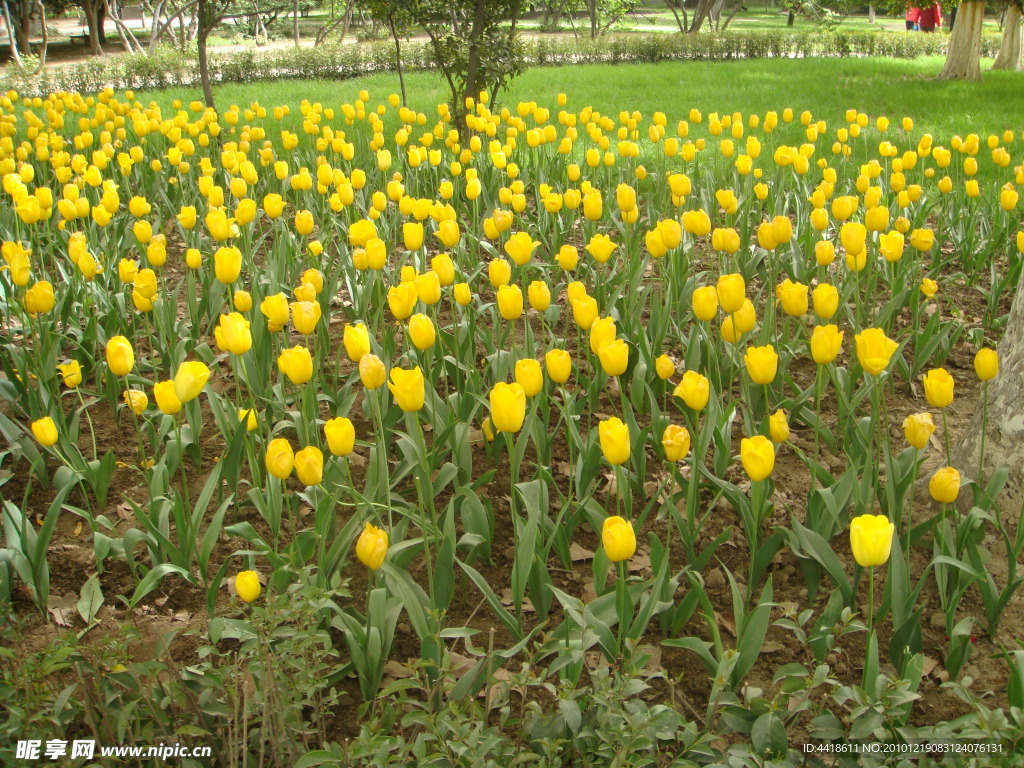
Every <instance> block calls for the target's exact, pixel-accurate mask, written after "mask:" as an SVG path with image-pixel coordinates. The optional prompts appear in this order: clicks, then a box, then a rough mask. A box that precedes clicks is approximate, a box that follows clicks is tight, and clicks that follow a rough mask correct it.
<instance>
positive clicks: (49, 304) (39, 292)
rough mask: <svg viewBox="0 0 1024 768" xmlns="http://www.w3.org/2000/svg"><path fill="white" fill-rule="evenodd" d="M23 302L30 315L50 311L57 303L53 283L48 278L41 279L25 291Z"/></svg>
mask: <svg viewBox="0 0 1024 768" xmlns="http://www.w3.org/2000/svg"><path fill="white" fill-rule="evenodd" d="M22 303H23V305H24V307H25V311H26V312H28V313H29V314H30V315H39V314H45V313H47V312H49V311H50V310H51V309H53V305H54V303H55V298H54V295H53V285H52V284H51V283H49V282H48V281H46V280H40V281H39V282H37V283H35V284H34V285H33V286H32V287H31V288H29V289H28V290H27V291H25V298H24V299H23V300H22Z"/></svg>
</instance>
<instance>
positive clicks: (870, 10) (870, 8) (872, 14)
mask: <svg viewBox="0 0 1024 768" xmlns="http://www.w3.org/2000/svg"><path fill="white" fill-rule="evenodd" d="M874 23H875V6H873V5H869V6H868V24H874Z"/></svg>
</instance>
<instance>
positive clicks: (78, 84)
mask: <svg viewBox="0 0 1024 768" xmlns="http://www.w3.org/2000/svg"><path fill="white" fill-rule="evenodd" d="M948 43H949V38H948V36H946V35H908V34H905V33H902V32H844V31H837V32H826V31H821V32H790V31H779V30H773V31H769V32H726V33H724V34H719V35H711V34H696V35H679V34H650V33H648V34H639V33H631V34H630V33H627V34H614V35H606V36H604V37H600V38H597V39H596V40H591V39H589V38H580V39H578V40H577V39H574V38H570V37H546V36H539V37H529V38H523V52H524V55H525V57H526V63H527V66H557V65H564V64H602V63H607V64H622V63H654V62H659V61H695V60H700V61H731V60H736V59H761V58H804V57H836V58H843V57H863V56H884V57H890V58H900V59H912V58H916V57H918V56H927V55H944V54H945V53H946V49H947V46H948ZM999 43H1000V37H999V35H985V36H984V37H983V39H982V56H986V57H991V56H994V55H995V54H996V52H997V51H998V50H999ZM393 52H394V48H393V46H392V44H391V43H390V42H389V41H381V42H370V43H361V44H359V45H325V46H319V47H316V48H293V47H287V48H276V49H272V50H267V51H262V50H259V49H255V48H253V49H250V50H245V51H238V52H231V53H221V54H215V55H212V56H211V57H210V76H211V79H212V80H213V82H215V83H248V82H254V81H259V80H287V79H312V80H319V79H327V80H344V79H348V78H353V77H360V76H363V75H369V74H373V73H376V72H393V71H395V61H394V56H393ZM402 56H403V59H404V61H405V64H406V67H407V69H408V70H409V71H414V70H428V69H431V68H432V67H433V60H432V56H433V51H432V50H431V48H430V46H429V44H428V43H426V42H424V41H413V42H410V43H407V44H406V45H405V46H404V47H403V52H402ZM198 82H199V68H198V65H197V63H196V60H195V58H194V56H186V55H182V53H181V52H180V51H177V50H174V49H170V48H165V49H161V50H159V51H158V52H157V53H155V54H154V55H152V56H140V55H132V54H115V55H112V56H105V57H102V58H95V59H89V60H87V61H84V62H81V63H77V64H71V65H67V66H64V67H61V68H60V69H54V70H50V71H46V72H44V73H42V74H41V75H38V76H32V75H28V76H26V75H23V74H22V73H20V72H19V71H18V70H17V69H16V68H15V67H14V66H8V67H7V69H6V70H5V71H4V72H3V74H2V76H0V89H3V90H8V89H11V88H13V89H15V90H17V91H18V92H19V93H22V94H25V95H30V96H36V95H45V94H48V93H54V92H61V91H78V92H80V93H95V92H98V91H101V90H103V89H104V88H106V87H113V88H116V89H118V90H126V89H136V90H137V89H146V88H167V87H171V86H177V85H195V84H197V83H198Z"/></svg>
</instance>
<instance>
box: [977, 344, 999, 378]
mask: <svg viewBox="0 0 1024 768" xmlns="http://www.w3.org/2000/svg"><path fill="white" fill-rule="evenodd" d="M974 372H975V373H976V374H977V375H978V380H979V381H990V380H991V379H994V378H995V377H996V376H997V375H998V373H999V355H998V354H996V351H995V350H994V349H979V350H978V353H977V354H976V355H975V356H974Z"/></svg>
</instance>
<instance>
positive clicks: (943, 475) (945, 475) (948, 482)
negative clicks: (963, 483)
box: [928, 467, 960, 504]
mask: <svg viewBox="0 0 1024 768" xmlns="http://www.w3.org/2000/svg"><path fill="white" fill-rule="evenodd" d="M928 493H930V494H931V496H932V498H933V499H935V500H936V501H937V502H939V503H940V504H952V503H953V502H954V501H956V497H957V496H959V495H960V473H959V472H957V471H956V470H955V469H953V467H945V468H944V469H940V470H939V471H937V472H936V473H935V474H934V475H932V477H931V480H929V481H928Z"/></svg>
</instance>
